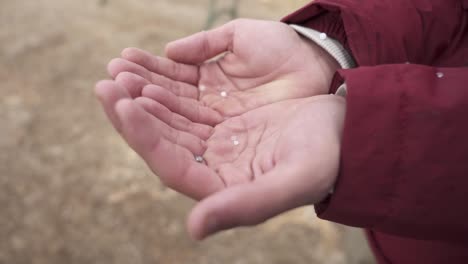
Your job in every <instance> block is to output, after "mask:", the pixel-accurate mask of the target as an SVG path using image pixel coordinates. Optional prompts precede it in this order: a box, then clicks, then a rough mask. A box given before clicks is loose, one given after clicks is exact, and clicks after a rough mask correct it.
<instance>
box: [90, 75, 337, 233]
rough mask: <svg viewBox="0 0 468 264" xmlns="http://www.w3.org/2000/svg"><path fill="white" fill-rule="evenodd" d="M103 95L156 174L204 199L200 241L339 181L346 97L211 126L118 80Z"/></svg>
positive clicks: (313, 196) (271, 108)
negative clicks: (200, 159)
mask: <svg viewBox="0 0 468 264" xmlns="http://www.w3.org/2000/svg"><path fill="white" fill-rule="evenodd" d="M96 93H97V95H98V97H99V98H100V100H101V102H102V104H103V106H104V109H105V110H106V112H107V113H108V115H109V117H110V119H111V120H112V122H113V123H114V125H115V126H116V128H117V129H118V130H119V131H120V132H121V134H122V136H123V137H124V139H125V140H126V141H127V142H128V144H129V145H130V146H131V147H132V148H133V149H134V150H135V151H136V152H137V153H138V154H139V155H140V156H141V157H142V158H143V159H144V160H145V161H146V163H147V164H148V166H149V167H150V168H151V169H152V170H153V171H154V173H155V174H156V175H158V176H159V177H160V179H161V180H162V181H163V182H164V183H165V184H166V185H168V186H169V187H171V188H173V189H174V190H176V191H178V192H181V193H183V194H185V195H187V196H190V197H192V198H195V199H197V200H202V201H201V202H200V203H199V204H198V205H197V206H196V207H195V209H194V210H193V211H192V214H191V216H190V218H189V223H188V224H189V230H190V232H191V233H192V235H193V237H195V238H203V237H205V236H207V235H209V234H212V233H214V232H216V231H219V230H223V229H228V228H232V227H235V226H240V225H252V224H258V223H260V222H262V221H264V220H266V219H268V218H270V217H272V216H274V215H277V214H279V213H282V212H284V211H286V210H289V209H292V208H295V207H298V206H301V205H305V204H312V203H315V202H317V201H319V200H321V199H322V198H324V197H325V195H326V194H327V192H328V191H329V190H330V188H331V186H332V185H333V183H334V181H335V177H336V175H337V171H338V160H339V159H338V157H339V149H340V137H341V135H340V134H341V130H342V128H341V126H342V123H343V116H344V110H343V104H344V100H343V99H341V98H339V97H336V96H333V95H323V96H316V97H311V98H305V99H295V100H287V101H283V102H279V103H275V104H270V105H267V106H264V107H260V108H257V109H254V110H252V111H249V112H247V113H244V114H242V115H240V116H236V117H232V118H227V119H226V120H225V121H224V122H222V123H220V124H219V125H217V126H215V127H211V126H207V125H205V124H199V123H194V122H192V121H190V120H189V119H187V118H186V117H184V116H181V115H179V114H177V113H174V112H171V111H169V110H167V109H166V110H162V109H164V108H162V104H160V103H159V102H158V101H155V100H153V99H150V98H147V97H138V98H136V99H132V98H131V96H130V94H129V92H128V89H126V88H125V87H123V86H121V85H119V84H118V83H117V82H114V81H103V82H100V83H99V84H98V85H97V88H96ZM195 156H203V158H204V161H203V162H201V163H200V162H197V161H196V160H195Z"/></svg>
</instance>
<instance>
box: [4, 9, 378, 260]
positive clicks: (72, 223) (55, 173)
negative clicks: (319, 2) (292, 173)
mask: <svg viewBox="0 0 468 264" xmlns="http://www.w3.org/2000/svg"><path fill="white" fill-rule="evenodd" d="M215 2H216V1H215ZM218 2H222V4H223V5H225V6H226V7H229V3H230V2H231V1H227V0H225V1H218ZM306 2H308V1H292V0H289V1H283V0H271V1H268V0H265V1H260V0H253V1H246V0H240V2H239V10H238V14H239V16H242V17H251V18H262V19H274V20H278V19H279V18H281V17H282V16H284V15H286V14H288V13H290V12H292V11H294V10H295V9H297V8H298V7H300V6H301V5H303V4H305V3H306ZM209 4H210V1H209V0H132V1H128V0H84V1H77V0H16V1H14V0H0V263H1V264H10V263H11V264H22V263H34V264H35V263H47V264H56V263H57V264H58V263H60V264H62V263H68V264H73V263H116V264H119V263H122V264H124V263H125V264H140V263H164V264H165V263H169V264H170V263H175V264H178V263H196V264H198V263H200V264H210V263H213V264H218V263H233V264H242V263H248V264H250V263H253V264H255V263H259V264H260V263H262V264H265V263H267V264H274V263H278V264H280V263H281V264H283V263H329V264H330V263H331V264H333V263H335V264H341V263H351V264H354V263H356V264H358V263H362V264H364V263H374V261H373V259H372V257H371V256H370V254H369V251H368V249H367V246H366V245H365V241H364V239H363V237H362V236H361V233H360V232H359V231H357V230H350V229H345V228H343V227H340V226H336V225H333V224H331V223H328V222H324V221H320V220H318V219H316V217H315V215H314V212H313V209H312V207H308V208H303V209H299V210H296V211H293V212H291V213H288V214H285V215H283V216H280V217H277V218H275V219H273V220H271V221H269V222H267V223H265V224H264V225H261V226H258V227H255V228H249V229H240V230H236V231H229V232H226V233H223V234H221V235H217V236H215V237H213V238H211V239H208V240H207V241H205V242H201V243H199V242H193V241H191V240H190V239H189V237H188V235H187V233H186V231H185V217H186V215H187V213H188V211H189V210H190V208H191V206H192V205H193V202H192V201H190V200H189V199H187V198H184V197H182V196H180V195H178V194H176V193H174V192H172V191H170V190H168V189H166V188H165V187H163V186H162V185H161V184H160V183H159V181H158V179H157V178H156V177H154V176H153V175H152V174H151V173H150V172H149V170H148V169H147V168H146V166H145V165H144V163H143V162H142V161H141V160H140V159H139V158H138V157H137V156H136V155H135V154H134V153H133V152H132V151H131V150H130V149H129V148H128V147H127V146H126V145H125V143H123V141H122V140H120V138H119V137H118V136H117V134H116V133H114V131H113V130H112V128H111V126H110V125H109V123H108V122H107V121H106V118H105V117H104V115H103V113H102V111H101V109H100V108H99V105H98V103H97V101H96V100H95V98H94V97H93V92H92V89H93V86H94V83H95V82H96V81H97V80H99V79H102V78H105V77H106V72H105V65H106V63H107V62H108V61H109V60H110V59H111V58H113V57H115V56H118V55H119V53H120V51H121V50H122V49H123V48H125V47H128V46H136V47H141V48H144V49H148V50H150V51H152V52H154V53H161V51H162V49H163V47H164V44H165V43H166V42H168V41H171V40H174V39H177V38H179V37H183V36H186V35H188V34H191V33H194V32H196V31H199V30H201V29H203V27H204V26H205V24H206V21H207V19H208V13H209V12H208V10H209ZM227 19H229V16H225V17H221V18H220V19H219V20H217V22H215V24H216V23H218V24H219V23H222V22H223V21H226V20H227Z"/></svg>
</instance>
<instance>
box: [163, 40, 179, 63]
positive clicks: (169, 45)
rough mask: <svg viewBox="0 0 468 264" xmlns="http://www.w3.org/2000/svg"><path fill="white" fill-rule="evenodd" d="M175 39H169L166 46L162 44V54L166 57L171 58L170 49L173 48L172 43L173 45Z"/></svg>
mask: <svg viewBox="0 0 468 264" xmlns="http://www.w3.org/2000/svg"><path fill="white" fill-rule="evenodd" d="M175 43H176V41H171V42H169V43H167V44H166V46H164V55H166V57H168V58H170V59H171V58H172V57H173V56H172V50H173V48H174V45H175Z"/></svg>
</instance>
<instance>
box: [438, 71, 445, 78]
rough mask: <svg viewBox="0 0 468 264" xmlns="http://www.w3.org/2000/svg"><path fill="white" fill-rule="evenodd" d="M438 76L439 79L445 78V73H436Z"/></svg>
mask: <svg viewBox="0 0 468 264" xmlns="http://www.w3.org/2000/svg"><path fill="white" fill-rule="evenodd" d="M436 75H437V78H442V77H444V73H443V72H438V73H436Z"/></svg>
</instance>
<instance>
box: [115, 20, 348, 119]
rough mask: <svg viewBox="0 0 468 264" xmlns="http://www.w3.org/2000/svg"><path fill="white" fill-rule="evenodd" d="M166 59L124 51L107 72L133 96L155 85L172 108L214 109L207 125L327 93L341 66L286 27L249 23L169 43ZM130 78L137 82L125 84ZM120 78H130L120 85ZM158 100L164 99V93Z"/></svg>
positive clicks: (258, 22)
mask: <svg viewBox="0 0 468 264" xmlns="http://www.w3.org/2000/svg"><path fill="white" fill-rule="evenodd" d="M223 53H224V55H222V56H221V57H220V58H218V59H216V60H211V61H207V60H209V59H211V58H213V57H215V56H219V55H220V54H223ZM166 55H167V57H168V58H163V57H156V56H153V55H151V54H149V53H147V52H145V51H142V50H138V49H135V48H129V49H125V50H124V51H123V52H122V58H118V59H114V60H112V61H111V62H110V63H109V66H108V70H109V72H110V74H111V76H112V77H113V78H116V79H117V80H118V79H125V78H127V79H131V81H127V82H126V83H125V85H126V86H133V87H135V86H140V87H139V88H138V87H135V88H134V89H133V91H134V93H133V94H132V95H133V96H134V97H138V96H141V93H142V92H141V91H142V87H141V85H143V86H144V85H146V84H155V85H158V86H160V87H163V88H164V89H167V90H169V91H171V92H172V93H173V94H175V95H176V97H174V98H173V100H172V101H173V103H172V104H178V105H185V104H199V105H200V106H202V107H208V108H210V109H212V110H214V111H215V112H216V113H217V117H216V118H213V119H210V120H203V121H205V122H208V123H207V124H209V125H215V124H217V123H219V122H221V121H222V120H224V118H226V117H232V116H237V115H240V114H242V113H245V112H247V111H249V110H252V109H255V108H257V107H259V106H263V105H267V104H270V103H274V102H278V101H282V100H287V99H294V98H303V97H308V96H313V95H318V94H326V93H327V92H328V89H329V86H330V83H331V79H332V77H333V74H334V72H335V71H336V69H337V68H338V67H339V66H338V64H337V62H336V61H335V60H334V59H333V58H332V57H331V56H330V55H329V54H328V53H327V52H325V51H324V50H322V48H320V47H318V46H317V45H316V44H314V43H312V42H311V41H309V40H305V39H303V38H302V37H300V36H299V35H298V34H297V33H296V32H295V31H294V30H293V29H292V28H291V27H289V26H288V25H286V24H283V23H280V22H272V21H260V20H248V19H239V20H235V21H232V22H229V23H227V24H225V25H224V26H222V27H220V28H217V29H214V30H210V31H206V32H200V33H197V34H194V35H192V36H189V37H187V38H183V39H180V40H177V41H174V42H172V43H169V44H168V45H167V47H166ZM126 72H127V73H126ZM128 72H131V73H134V74H136V75H138V76H140V77H141V78H139V77H138V76H133V77H129V76H128ZM122 73H125V74H127V76H126V77H123V78H119V74H122ZM120 77H121V76H120ZM223 92H225V93H223ZM158 93H159V95H158V96H162V97H167V93H165V92H164V91H159V92H158ZM179 114H182V115H184V116H187V113H186V112H179ZM192 121H195V122H200V121H201V120H192Z"/></svg>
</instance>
